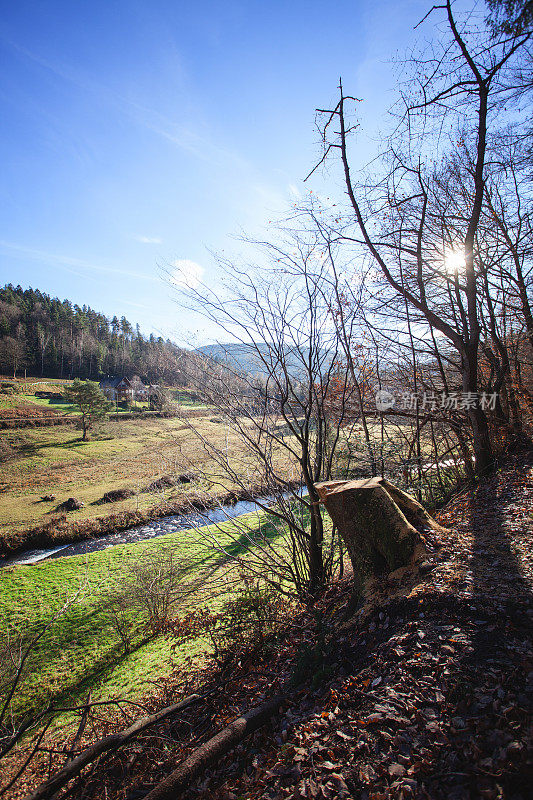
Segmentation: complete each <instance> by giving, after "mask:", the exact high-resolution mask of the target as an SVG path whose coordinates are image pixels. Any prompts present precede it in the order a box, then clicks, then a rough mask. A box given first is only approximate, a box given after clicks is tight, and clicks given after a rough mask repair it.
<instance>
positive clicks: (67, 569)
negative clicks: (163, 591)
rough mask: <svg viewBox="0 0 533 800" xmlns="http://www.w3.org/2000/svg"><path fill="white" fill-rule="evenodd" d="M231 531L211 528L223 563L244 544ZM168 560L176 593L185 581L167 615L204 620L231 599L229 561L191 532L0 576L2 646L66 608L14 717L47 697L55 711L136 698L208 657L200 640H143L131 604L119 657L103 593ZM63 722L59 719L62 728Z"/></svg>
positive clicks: (233, 577) (254, 525) (265, 531)
mask: <svg viewBox="0 0 533 800" xmlns="http://www.w3.org/2000/svg"><path fill="white" fill-rule="evenodd" d="M247 520H248V521H249V524H250V528H251V530H252V531H254V530H257V531H259V529H261V535H262V536H265V535H266V536H268V537H269V538H270V540H272V538H273V537H275V536H276V531H275V530H274V528H273V527H272V526H271V525H270V524H269V523H268V522H265V518H264V515H263V516H262V517H258V516H257V515H249V516H248V517H247ZM260 520H261V524H260ZM236 530H237V529H236V527H235V523H224V525H222V526H217V533H216V535H217V541H218V543H219V545H221V546H224V547H225V548H226V551H227V553H228V554H229V555H234V556H241V557H244V558H246V555H247V553H249V552H251V543H250V541H249V540H245V539H243V537H242V534H241V535H240V537H239V536H238V535H237V534H236ZM170 554H171V555H172V558H173V559H174V560H175V562H176V563H178V564H182V565H183V566H184V570H185V575H184V577H183V579H182V580H183V584H182V585H189V584H190V583H191V582H192V581H194V586H193V589H194V591H193V593H192V594H191V596H190V597H188V598H187V600H186V601H184V602H183V604H182V605H181V606H177V607H175V608H174V609H173V612H172V613H174V614H180V613H184V612H185V610H186V609H193V608H195V607H198V606H201V607H202V608H205V607H208V608H209V610H210V611H211V612H214V611H217V610H219V609H220V608H221V606H222V604H223V603H224V602H225V601H226V600H228V599H229V598H230V597H231V596H234V595H235V592H236V589H237V587H238V586H239V585H240V584H239V580H238V575H237V574H236V571H235V566H234V563H233V562H232V561H230V560H229V559H228V556H227V555H225V554H224V553H222V552H221V551H220V550H219V549H217V548H215V547H213V545H212V544H210V543H208V540H207V538H206V537H205V535H201V534H200V533H199V532H198V531H180V532H179V533H176V534H169V535H167V536H163V537H159V538H157V539H154V540H151V541H147V542H142V543H138V544H134V545H119V546H116V547H112V548H109V549H108V550H104V551H100V552H96V553H90V554H88V555H86V556H73V557H68V558H58V559H54V560H50V561H46V562H43V563H41V564H36V565H33V566H27V567H14V568H6V569H3V570H0V631H1V632H2V637H3V638H4V643H5V639H6V636H8V634H9V636H10V638H11V641H13V642H16V641H17V633H20V632H23V633H24V636H25V637H26V638H27V637H31V636H32V635H34V634H35V633H36V632H38V631H39V630H40V629H41V627H42V626H43V625H45V624H46V623H47V622H48V621H49V620H50V619H51V618H52V617H53V616H54V614H57V613H58V612H59V611H60V609H62V608H63V606H65V604H69V603H70V604H69V605H68V606H67V608H66V610H65V611H64V612H63V613H61V614H60V615H59V617H58V618H57V620H56V621H55V622H54V623H53V624H52V625H51V626H50V628H49V629H48V630H47V632H46V633H45V635H44V636H43V637H42V639H41V640H40V641H39V643H38V645H37V646H36V647H35V650H34V651H32V653H31V656H30V658H29V660H28V663H27V670H26V672H25V676H24V680H23V682H22V685H21V690H20V691H19V692H18V693H17V696H16V699H15V701H14V704H13V707H14V712H15V714H18V713H21V712H22V711H23V710H24V709H27V708H31V707H34V706H39V705H40V704H42V703H43V702H44V701H45V700H47V699H50V698H52V697H53V698H54V702H55V704H56V705H60V704H65V703H72V702H78V701H82V700H83V699H84V698H85V697H86V696H87V693H88V692H89V691H90V692H91V696H92V698H93V699H94V700H97V699H110V698H124V699H128V700H140V699H142V697H143V696H146V695H148V694H149V693H150V692H151V691H153V687H154V681H155V682H157V680H158V678H159V676H160V675H162V674H163V675H169V674H170V673H171V672H172V670H173V669H174V668H175V667H177V666H178V665H179V664H183V663H184V661H185V659H187V658H190V657H193V658H194V657H196V656H201V655H203V656H205V655H206V654H208V653H209V652H210V643H209V641H208V639H207V638H206V637H205V636H200V637H198V638H196V639H194V640H192V641H189V642H187V643H186V644H183V645H181V646H179V647H175V646H174V642H173V640H172V638H168V637H166V636H164V635H159V636H155V637H153V638H148V639H147V631H148V634H149V629H148V628H146V624H147V621H148V614H147V612H146V611H143V607H142V606H140V607H139V606H138V605H132V606H131V608H128V609H127V611H126V617H127V618H129V621H130V622H132V623H134V624H135V628H136V629H137V633H136V634H135V636H134V641H133V644H132V648H131V652H125V648H124V646H123V641H122V639H121V637H120V636H119V634H118V632H117V629H116V628H115V627H114V625H113V624H112V617H110V614H109V606H108V604H107V600H108V599H109V597H110V595H112V594H113V592H114V591H116V590H117V589H119V588H121V589H124V587H125V586H126V585H127V584H128V580H129V579H130V578H131V577H132V575H134V574H135V569H136V567H138V565H139V563H144V562H145V561H146V559H150V558H153V557H157V558H158V559H161V558H163V559H168V557H169V555H170ZM158 563H164V562H161V561H159V562H158ZM199 578H200V580H199ZM139 609H140V610H139ZM5 666H6V664H5V663H4V667H5ZM68 719H69V717H68V715H67V716H66V717H65V719H64V720H63V722H65V723H66V722H68Z"/></svg>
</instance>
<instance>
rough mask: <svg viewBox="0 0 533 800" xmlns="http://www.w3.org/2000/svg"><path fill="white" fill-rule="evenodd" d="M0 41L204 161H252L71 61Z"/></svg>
mask: <svg viewBox="0 0 533 800" xmlns="http://www.w3.org/2000/svg"><path fill="white" fill-rule="evenodd" d="M0 40H2V41H4V42H5V43H6V44H8V45H9V46H11V47H12V48H13V49H14V50H16V51H17V52H18V53H19V54H20V55H22V56H24V57H25V58H27V59H29V60H30V61H33V62H34V63H35V64H38V65H39V66H40V67H41V68H43V69H46V70H48V71H50V72H52V73H53V74H54V75H57V76H58V77H59V78H61V79H62V80H64V81H67V82H68V83H71V84H73V85H74V86H77V87H78V88H80V89H82V90H83V91H86V92H91V93H92V94H94V95H95V96H96V97H97V98H98V99H99V100H101V101H103V102H106V103H107V104H108V105H110V106H112V107H113V108H116V109H117V110H118V111H120V112H121V113H122V114H125V115H126V116H128V117H129V118H130V119H132V120H133V121H134V122H135V123H136V124H137V125H141V126H142V127H144V128H147V129H148V130H150V131H152V132H153V133H154V134H156V135H157V136H160V137H161V138H163V139H166V140H167V141H169V142H171V143H172V144H174V145H176V146H177V147H179V148H180V149H181V150H183V151H184V152H187V153H190V154H191V155H193V156H194V157H196V158H197V159H199V160H201V161H205V162H207V163H209V164H212V165H214V166H217V167H224V168H227V167H228V164H230V165H231V167H232V168H233V169H235V168H237V169H241V170H248V169H250V164H249V163H248V161H247V160H246V159H244V158H243V157H242V156H241V155H240V154H239V153H237V152H236V151H234V150H231V149H229V148H225V147H221V146H220V145H219V144H218V143H215V142H214V141H213V139H212V137H210V136H209V135H202V134H200V133H199V132H198V131H197V130H196V128H197V127H198V126H197V125H196V123H195V121H194V120H193V122H192V125H190V124H183V122H182V121H181V120H180V121H179V122H178V121H176V120H173V119H169V118H168V117H167V116H166V115H164V114H161V113H160V112H159V111H157V110H156V109H153V108H148V107H147V106H145V105H143V104H141V103H138V102H136V101H134V100H132V99H131V98H129V97H125V96H124V95H121V94H120V93H118V92H116V91H115V90H113V89H111V88H110V87H108V86H105V85H104V84H101V83H98V82H96V81H94V80H93V79H92V78H90V77H88V76H86V75H84V74H83V73H82V72H80V71H79V70H77V69H76V68H73V67H72V66H70V65H69V64H61V63H58V62H52V61H49V60H48V59H46V58H43V57H42V56H41V55H39V54H38V53H34V52H33V51H31V50H28V49H27V48H26V47H23V46H22V45H20V44H18V43H17V42H14V41H12V40H10V39H6V38H5V37H3V36H0Z"/></svg>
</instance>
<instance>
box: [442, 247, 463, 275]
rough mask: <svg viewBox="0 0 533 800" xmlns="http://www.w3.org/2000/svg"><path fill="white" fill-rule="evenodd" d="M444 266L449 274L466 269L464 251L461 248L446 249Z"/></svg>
mask: <svg viewBox="0 0 533 800" xmlns="http://www.w3.org/2000/svg"><path fill="white" fill-rule="evenodd" d="M444 268H445V270H446V272H447V273H448V274H449V275H455V274H456V273H457V272H464V271H465V269H466V264H465V254H464V252H463V251H462V250H448V252H447V253H445V255H444Z"/></svg>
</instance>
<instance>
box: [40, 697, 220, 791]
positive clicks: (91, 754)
mask: <svg viewBox="0 0 533 800" xmlns="http://www.w3.org/2000/svg"><path fill="white" fill-rule="evenodd" d="M208 694H210V692H209V693H208ZM208 694H207V695H198V694H191V695H189V697H186V698H185V700H182V701H181V702H180V703H175V704H174V705H172V706H167V707H166V708H163V709H162V710H161V711H158V712H156V713H155V714H150V715H149V716H146V717H141V718H140V719H138V720H136V721H135V722H134V723H133V725H130V727H129V728H126V729H125V730H123V731H121V732H120V733H113V734H111V735H110V736H105V737H104V738H103V739H99V740H98V741H97V742H95V743H94V744H92V745H91V746H90V747H87V748H86V749H85V750H83V752H81V753H80V754H79V755H78V756H76V757H75V758H73V759H72V760H71V761H69V762H68V763H67V764H65V766H64V767H63V768H62V769H61V770H60V771H59V772H57V773H56V774H55V775H53V776H52V777H51V778H50V779H49V780H47V781H45V782H44V783H41V784H40V785H39V786H38V787H37V789H36V790H35V791H34V792H32V793H31V794H28V795H26V796H25V797H24V800H49V798H51V797H53V795H54V794H55V793H56V792H58V791H59V789H62V788H63V787H64V786H65V785H66V784H67V783H68V782H69V781H71V780H72V779H73V778H75V777H76V776H77V775H79V774H80V772H81V771H82V769H84V767H86V766H87V765H88V764H91V763H92V762H93V761H94V760H95V759H96V758H98V756H101V755H102V754H103V753H107V752H109V750H116V749H117V748H119V747H122V746H123V745H124V744H126V743H127V742H129V741H130V739H132V738H133V737H134V736H136V735H137V734H139V733H141V732H142V731H144V730H146V728H149V727H150V726H151V725H154V724H155V723H156V722H160V721H161V720H163V719H165V718H166V717H170V716H171V715H172V714H176V713H178V712H179V711H184V710H185V709H186V708H189V707H190V706H192V705H194V704H195V703H197V702H198V701H199V700H203V699H205V697H207V696H208Z"/></svg>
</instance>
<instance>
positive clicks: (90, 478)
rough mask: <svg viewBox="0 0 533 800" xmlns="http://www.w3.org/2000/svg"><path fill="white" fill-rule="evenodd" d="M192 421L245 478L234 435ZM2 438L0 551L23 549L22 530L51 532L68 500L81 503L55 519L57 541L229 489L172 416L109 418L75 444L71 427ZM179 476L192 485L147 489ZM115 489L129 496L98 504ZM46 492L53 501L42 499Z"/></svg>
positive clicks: (213, 423)
mask: <svg viewBox="0 0 533 800" xmlns="http://www.w3.org/2000/svg"><path fill="white" fill-rule="evenodd" d="M195 424H196V426H197V427H198V429H199V431H200V433H201V435H202V436H204V437H205V438H206V440H208V441H210V442H212V443H213V444H214V445H215V446H221V447H222V446H223V447H224V448H227V450H228V452H229V453H230V454H232V455H233V456H234V459H235V466H236V468H241V467H242V468H243V469H247V472H248V473H249V474H250V475H251V476H252V477H253V470H251V469H250V465H249V464H244V463H243V460H242V448H241V444H240V442H239V440H238V438H237V437H236V436H235V434H233V433H232V432H231V431H228V429H227V426H225V425H224V424H223V423H221V422H220V421H218V420H217V419H216V418H213V419H210V418H209V417H207V416H206V417H205V418H198V419H196V420H195ZM2 441H3V443H4V447H5V448H6V449H7V457H6V458H5V459H4V462H3V464H2V479H1V482H0V519H1V520H2V523H1V524H0V544H1V543H2V542H3V544H4V549H13V548H16V547H20V546H24V543H25V532H26V531H28V530H30V529H33V528H36V527H38V526H46V525H50V524H51V527H52V528H56V527H57V523H58V521H59V516H60V514H61V513H62V512H61V511H60V510H59V508H58V506H59V505H60V504H61V503H62V502H63V501H64V500H66V499H67V498H68V497H75V498H77V499H78V500H80V501H81V502H82V503H83V504H84V506H83V508H81V509H80V510H79V511H74V512H69V513H68V514H67V515H66V519H63V521H62V523H61V528H62V530H63V532H64V533H65V536H64V537H63V538H64V539H65V540H68V528H69V526H72V528H73V530H75V529H77V528H79V527H80V526H81V527H83V526H85V527H86V528H87V530H88V531H89V532H91V531H92V530H93V531H94V532H96V533H101V532H102V530H105V528H106V525H107V527H108V528H109V529H111V530H112V529H113V528H116V527H117V526H118V527H120V519H121V517H123V518H124V520H125V524H135V523H136V522H142V521H143V520H144V519H146V518H149V517H150V516H157V514H158V513H159V512H160V510H161V509H163V510H164V509H165V508H166V507H169V508H172V507H176V506H179V505H180V503H184V502H185V501H187V500H188V499H190V498H191V497H192V498H198V497H204V498H206V499H209V498H211V499H212V498H214V497H217V496H223V495H224V494H225V493H226V492H227V491H228V490H230V489H232V488H233V487H232V486H231V484H230V483H229V482H228V481H227V479H226V480H225V479H224V477H223V476H220V475H219V474H218V471H217V468H216V465H215V463H214V462H213V460H212V458H211V457H210V455H209V454H208V452H207V451H206V449H205V448H204V447H203V446H202V443H201V442H200V440H199V439H198V438H197V437H196V436H195V435H194V434H193V433H191V431H190V430H189V428H188V426H187V424H185V423H184V422H183V421H182V420H180V419H178V418H171V419H161V418H156V419H154V418H148V419H142V418H141V419H135V420H121V419H120V418H118V419H113V420H111V421H109V422H107V423H106V424H105V427H104V429H103V431H102V433H101V434H100V435H98V436H95V437H93V438H92V439H91V440H90V441H89V442H82V441H81V439H80V436H79V433H78V431H76V430H75V429H74V428H64V427H61V428H57V427H47V428H35V429H24V430H13V431H5V432H4V433H3V435H2ZM179 473H192V475H193V480H192V481H191V483H187V484H178V485H176V486H162V487H161V486H158V487H155V488H152V489H150V490H148V487H150V485H151V484H153V483H154V481H156V480H157V479H158V478H160V477H161V476H164V475H167V474H171V475H175V474H179ZM194 476H196V477H195V478H194ZM122 489H125V490H128V491H130V492H132V493H133V494H132V496H131V497H128V498H126V499H123V500H118V501H116V502H113V503H101V502H100V501H101V499H102V497H103V496H104V494H105V493H107V492H109V491H112V490H122ZM50 495H53V496H54V499H53V500H43V499H42V498H43V497H47V496H50ZM169 513H170V512H169ZM62 536H63V534H62ZM26 538H28V537H26ZM73 538H76V537H75V536H73ZM28 544H30V543H29V542H28Z"/></svg>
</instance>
